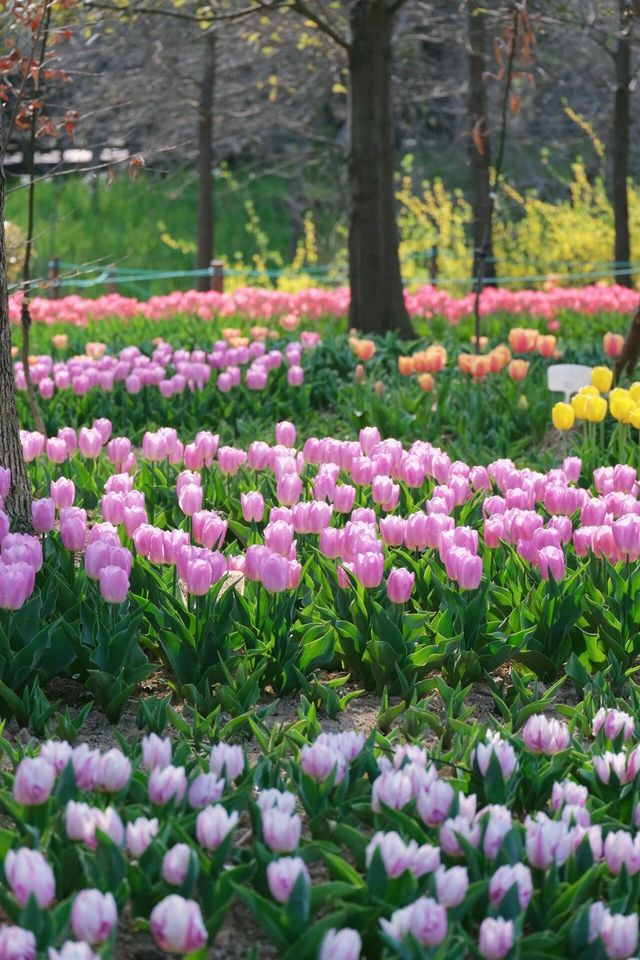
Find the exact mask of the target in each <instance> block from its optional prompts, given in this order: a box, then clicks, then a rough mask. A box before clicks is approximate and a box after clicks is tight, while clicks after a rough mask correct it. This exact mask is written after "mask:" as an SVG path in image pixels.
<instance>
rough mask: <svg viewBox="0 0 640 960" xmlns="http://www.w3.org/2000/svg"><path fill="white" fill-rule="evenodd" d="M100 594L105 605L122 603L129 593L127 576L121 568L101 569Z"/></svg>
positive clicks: (109, 567)
mask: <svg viewBox="0 0 640 960" xmlns="http://www.w3.org/2000/svg"><path fill="white" fill-rule="evenodd" d="M99 580H100V594H101V596H102V599H103V600H106V602H107V603H123V602H124V600H125V599H126V597H127V594H128V593H129V576H128V574H127V571H126V570H123V569H122V567H116V566H113V565H111V566H108V567H103V568H102V570H100V574H99Z"/></svg>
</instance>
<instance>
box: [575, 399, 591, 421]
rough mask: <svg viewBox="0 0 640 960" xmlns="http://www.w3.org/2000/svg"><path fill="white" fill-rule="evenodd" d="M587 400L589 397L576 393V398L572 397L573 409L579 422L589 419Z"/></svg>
mask: <svg viewBox="0 0 640 960" xmlns="http://www.w3.org/2000/svg"><path fill="white" fill-rule="evenodd" d="M587 400H588V397H585V396H584V394H582V393H576V395H575V396H573V397H571V407H572V409H573V412H574V413H575V415H576V418H577V419H578V420H586V419H587Z"/></svg>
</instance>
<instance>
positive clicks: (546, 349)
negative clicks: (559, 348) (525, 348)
mask: <svg viewBox="0 0 640 960" xmlns="http://www.w3.org/2000/svg"><path fill="white" fill-rule="evenodd" d="M537 346H538V353H539V354H540V355H541V356H542V357H553V356H554V354H555V352H556V338H555V337H554V336H553V335H552V334H550V333H548V334H546V335H545V336H540V337H538V344H537Z"/></svg>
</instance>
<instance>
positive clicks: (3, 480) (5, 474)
mask: <svg viewBox="0 0 640 960" xmlns="http://www.w3.org/2000/svg"><path fill="white" fill-rule="evenodd" d="M10 490H11V469H10V468H9V467H1V466H0V497H8V496H9V491H10Z"/></svg>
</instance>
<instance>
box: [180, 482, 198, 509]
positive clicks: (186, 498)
mask: <svg viewBox="0 0 640 960" xmlns="http://www.w3.org/2000/svg"><path fill="white" fill-rule="evenodd" d="M178 505H179V507H180V509H181V510H182V512H183V513H184V515H185V516H186V517H192V516H193V515H194V514H195V513H198V511H200V510H202V487H199V486H196V485H195V484H187V486H185V487H183V489H182V490H181V491H180V493H179V494H178Z"/></svg>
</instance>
